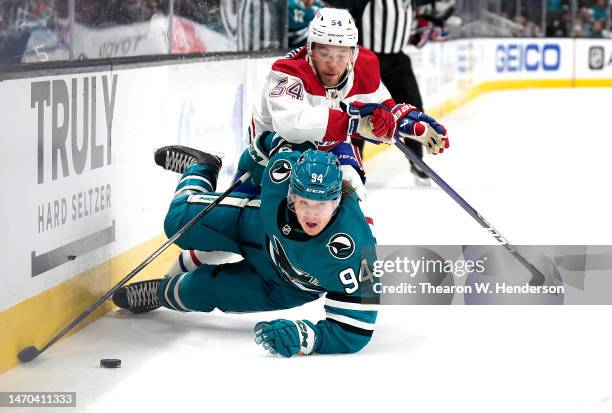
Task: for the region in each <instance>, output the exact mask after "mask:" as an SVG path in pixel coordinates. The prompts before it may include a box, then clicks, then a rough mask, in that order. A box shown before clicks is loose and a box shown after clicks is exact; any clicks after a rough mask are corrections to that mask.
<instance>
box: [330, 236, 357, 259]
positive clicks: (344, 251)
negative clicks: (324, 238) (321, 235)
mask: <svg viewBox="0 0 612 413" xmlns="http://www.w3.org/2000/svg"><path fill="white" fill-rule="evenodd" d="M327 249H328V250H329V253H330V254H331V255H333V256H334V257H336V258H338V259H341V260H345V259H347V258H348V257H350V256H351V255H353V252H355V242H354V241H353V238H351V237H350V236H349V235H348V234H344V233H339V234H336V235H334V236H333V237H331V239H330V240H329V242H328V243H327Z"/></svg>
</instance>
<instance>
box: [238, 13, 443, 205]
mask: <svg viewBox="0 0 612 413" xmlns="http://www.w3.org/2000/svg"><path fill="white" fill-rule="evenodd" d="M357 39H358V32H357V28H356V26H355V22H354V21H353V18H352V17H351V15H350V13H349V12H348V11H347V10H344V9H334V8H323V9H321V10H319V11H318V12H317V14H316V16H315V18H314V19H313V20H312V21H311V23H310V25H309V31H308V41H307V44H306V46H304V47H302V48H299V49H296V50H294V51H292V52H291V53H289V55H288V56H286V57H285V58H284V59H279V60H277V61H276V62H275V63H274V64H273V66H272V70H271V71H270V73H269V75H268V78H267V80H266V84H265V86H264V90H263V93H262V95H261V98H260V100H259V101H258V102H257V103H256V105H255V109H254V113H253V118H252V122H251V125H250V131H249V132H250V138H251V142H252V141H253V140H254V139H255V137H256V136H257V135H259V134H261V133H264V132H271V131H274V132H276V133H277V134H278V135H280V136H282V137H283V138H284V139H286V140H287V141H289V142H293V143H302V142H305V141H311V142H314V143H316V144H317V145H318V146H319V149H326V150H332V151H333V152H334V153H335V154H336V155H337V156H338V159H340V162H341V163H342V164H343V165H344V166H343V168H342V171H343V174H344V175H345V179H347V177H348V175H351V174H353V173H354V172H351V169H352V168H350V167H348V168H347V165H348V166H352V167H353V168H355V170H356V171H357V172H358V173H359V175H360V176H361V178H363V177H364V172H363V166H362V162H361V158H360V155H359V153H358V151H357V150H356V149H355V148H354V147H353V146H352V145H351V143H350V138H351V137H358V138H367V139H369V140H371V141H374V142H377V143H391V142H392V138H393V137H394V135H395V133H396V132H399V133H400V134H401V135H402V136H403V135H407V136H409V137H412V138H413V139H417V140H419V141H420V142H421V143H423V144H424V145H425V146H426V147H427V150H428V152H430V153H434V154H437V153H439V152H441V151H442V150H443V149H444V148H445V147H448V139H447V136H446V130H445V129H444V127H442V126H441V125H440V124H439V123H437V122H435V120H433V119H431V118H430V117H427V116H425V115H424V114H422V113H421V112H418V111H417V110H416V108H410V110H409V111H407V110H406V108H407V107H408V106H405V105H404V106H401V107H400V106H399V105H396V102H395V101H394V100H393V99H392V98H391V95H390V94H389V91H388V90H387V88H386V87H385V85H384V84H383V83H382V82H381V80H380V70H379V62H378V58H377V57H376V55H375V54H374V53H373V52H371V51H370V50H369V49H366V48H363V47H359V46H357ZM408 112H412V113H411V114H410V118H411V119H412V120H413V121H411V122H407V123H406V122H405V124H404V127H403V128H400V129H398V130H396V128H397V126H398V125H399V124H400V122H401V121H402V120H403V118H405V117H406V116H407V115H408ZM421 115H422V116H421ZM351 181H353V179H351ZM363 195H364V194H363V193H360V196H363Z"/></svg>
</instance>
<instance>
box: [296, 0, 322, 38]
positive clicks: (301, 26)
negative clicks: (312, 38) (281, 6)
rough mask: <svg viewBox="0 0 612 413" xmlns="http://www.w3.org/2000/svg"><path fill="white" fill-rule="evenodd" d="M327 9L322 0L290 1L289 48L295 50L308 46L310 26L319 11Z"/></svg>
mask: <svg viewBox="0 0 612 413" xmlns="http://www.w3.org/2000/svg"><path fill="white" fill-rule="evenodd" d="M323 7H325V4H324V3H323V2H322V1H320V0H289V1H288V2H287V20H288V22H289V47H290V48H291V49H295V48H297V47H302V46H304V45H305V44H306V39H307V38H308V24H309V23H310V21H311V20H312V19H314V16H315V14H317V10H320V9H322V8H323Z"/></svg>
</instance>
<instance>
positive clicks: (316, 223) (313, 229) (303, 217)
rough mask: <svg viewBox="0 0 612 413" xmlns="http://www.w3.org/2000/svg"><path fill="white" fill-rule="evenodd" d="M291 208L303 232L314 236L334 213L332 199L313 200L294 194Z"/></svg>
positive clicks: (323, 227)
mask: <svg viewBox="0 0 612 413" xmlns="http://www.w3.org/2000/svg"><path fill="white" fill-rule="evenodd" d="M293 208H294V209H295V215H296V216H297V220H298V222H299V223H300V226H301V227H302V229H303V230H304V232H305V233H307V234H308V235H310V236H312V237H314V236H316V235H319V234H320V233H321V231H323V230H324V229H325V227H326V226H327V224H329V221H330V220H331V218H332V215H333V214H334V201H313V200H311V199H306V198H302V197H301V196H297V195H295V199H294V203H293Z"/></svg>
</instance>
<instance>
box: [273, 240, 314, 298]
mask: <svg viewBox="0 0 612 413" xmlns="http://www.w3.org/2000/svg"><path fill="white" fill-rule="evenodd" d="M272 238H273V239H271V240H269V245H268V250H269V253H270V258H272V262H273V263H274V264H275V265H276V267H277V268H278V269H279V270H280V272H281V274H282V275H283V276H284V277H285V278H286V279H287V280H289V281H290V282H291V283H292V284H295V285H296V286H297V287H299V288H300V289H302V290H306V291H316V292H319V291H324V289H323V288H322V287H320V285H319V280H317V279H316V278H314V277H313V276H311V275H310V274H308V273H307V272H306V271H302V270H300V269H299V268H297V267H296V266H295V265H293V263H291V261H290V260H289V257H288V256H287V252H286V251H285V248H284V247H283V244H281V242H280V241H279V240H278V238H276V237H275V236H273V237H272Z"/></svg>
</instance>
